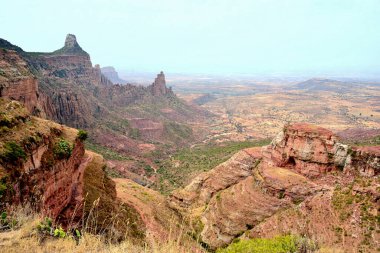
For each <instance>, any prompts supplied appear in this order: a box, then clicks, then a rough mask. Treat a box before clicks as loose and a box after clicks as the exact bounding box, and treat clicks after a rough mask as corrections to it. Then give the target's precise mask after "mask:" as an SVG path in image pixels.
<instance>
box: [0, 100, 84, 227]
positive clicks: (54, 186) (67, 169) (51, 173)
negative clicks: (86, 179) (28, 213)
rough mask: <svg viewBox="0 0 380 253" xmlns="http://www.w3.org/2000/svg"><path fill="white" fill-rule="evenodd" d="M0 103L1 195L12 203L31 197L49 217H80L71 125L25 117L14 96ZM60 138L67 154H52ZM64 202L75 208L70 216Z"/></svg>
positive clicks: (79, 147)
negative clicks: (2, 185)
mask: <svg viewBox="0 0 380 253" xmlns="http://www.w3.org/2000/svg"><path fill="white" fill-rule="evenodd" d="M0 108H1V112H2V119H1V122H2V123H1V124H2V126H1V127H2V133H1V135H0V140H1V141H0V144H1V155H0V158H1V166H0V169H1V173H0V174H1V175H2V180H4V181H3V183H4V184H5V185H6V192H7V194H4V196H3V197H6V200H7V201H9V202H11V203H13V204H25V203H31V205H32V206H33V208H35V210H37V211H42V212H43V213H44V214H46V215H49V216H51V217H53V218H55V219H61V218H63V219H70V218H73V219H74V220H75V219H76V218H78V217H81V214H82V212H81V211H82V209H81V207H82V201H83V196H78V193H79V192H80V189H81V188H82V187H83V185H82V182H83V181H82V176H83V171H84V168H83V167H80V165H81V163H82V157H83V154H84V147H83V143H82V142H81V141H80V140H79V139H77V138H76V130H74V129H70V128H66V127H63V126H61V125H58V124H55V123H53V122H49V121H46V120H42V119H40V118H34V117H31V116H29V114H28V113H27V112H26V110H25V109H24V108H23V107H22V106H21V104H19V103H18V102H15V101H9V100H1V103H0ZM9 132H12V134H9ZM61 143H64V144H65V145H66V144H67V149H68V150H67V154H68V155H69V156H66V157H64V158H63V157H58V156H57V154H58V152H59V151H60V150H57V149H59V145H60V144H61ZM65 147H66V146H65ZM3 203H4V202H3ZM68 206H73V207H74V208H76V209H77V212H76V214H75V215H74V214H72V213H71V214H70V215H73V216H72V217H71V216H68V215H69V214H68V213H66V209H67V207H68Z"/></svg>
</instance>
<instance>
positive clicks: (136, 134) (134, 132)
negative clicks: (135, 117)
mask: <svg viewBox="0 0 380 253" xmlns="http://www.w3.org/2000/svg"><path fill="white" fill-rule="evenodd" d="M128 135H129V137H131V138H132V139H138V138H140V136H141V133H140V130H139V129H138V128H131V130H129V133H128Z"/></svg>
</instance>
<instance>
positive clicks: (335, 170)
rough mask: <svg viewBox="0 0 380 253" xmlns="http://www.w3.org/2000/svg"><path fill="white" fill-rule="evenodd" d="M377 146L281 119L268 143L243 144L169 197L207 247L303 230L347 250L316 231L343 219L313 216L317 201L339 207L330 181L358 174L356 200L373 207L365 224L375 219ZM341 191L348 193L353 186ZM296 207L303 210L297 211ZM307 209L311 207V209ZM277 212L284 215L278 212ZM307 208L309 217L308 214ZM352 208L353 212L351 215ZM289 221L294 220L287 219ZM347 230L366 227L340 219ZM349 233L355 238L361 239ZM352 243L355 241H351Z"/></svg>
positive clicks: (320, 206)
mask: <svg viewBox="0 0 380 253" xmlns="http://www.w3.org/2000/svg"><path fill="white" fill-rule="evenodd" d="M379 150H380V147H361V148H357V147H350V146H349V145H344V144H341V143H339V140H338V138H337V137H336V136H334V134H333V133H332V132H330V131H329V130H327V129H323V128H320V127H317V126H313V125H309V124H304V123H296V124H293V125H287V126H285V127H284V130H283V131H282V132H280V133H279V134H278V135H277V136H276V138H274V140H273V141H272V143H271V144H270V145H268V146H265V147H262V148H261V149H259V148H251V149H246V150H242V151H240V152H239V153H237V154H236V155H234V156H233V157H232V158H231V159H230V160H228V161H226V162H225V163H223V164H221V165H219V166H217V167H216V168H214V169H213V170H211V171H209V172H205V173H203V174H201V175H199V176H198V177H197V178H195V179H194V180H193V181H192V182H191V183H190V184H189V185H188V186H186V187H185V188H184V189H181V190H177V191H175V192H173V193H172V195H171V196H170V197H169V204H170V206H171V208H173V209H175V210H177V211H178V212H179V213H181V214H182V215H183V216H184V217H186V218H188V219H189V220H190V223H191V224H192V225H193V226H195V227H196V228H198V230H199V233H200V236H201V239H202V241H203V242H204V243H206V244H208V245H209V247H210V248H212V249H215V248H218V247H223V246H225V245H228V244H229V243H230V242H231V241H233V240H234V239H235V238H238V237H239V238H240V237H242V235H243V234H244V235H245V236H247V235H250V236H258V235H262V236H274V235H278V234H281V233H284V234H285V233H288V232H289V231H292V232H293V233H295V234H301V235H304V233H305V231H308V232H312V233H311V234H308V235H310V236H313V237H316V238H318V241H319V242H320V243H322V244H326V245H328V246H337V245H338V246H339V247H341V248H344V249H346V245H342V244H341V242H336V240H334V241H333V240H332V239H331V233H325V232H323V231H322V230H324V229H329V228H328V227H332V228H331V229H332V230H334V227H336V226H346V225H345V224H346V222H345V221H337V220H336V219H335V218H334V219H332V220H331V221H327V222H325V224H324V226H319V225H318V224H314V223H312V222H316V223H318V222H320V221H321V219H322V216H323V215H321V213H322V212H323V211H322V210H323V205H326V208H328V209H329V210H330V211H329V212H331V213H335V212H336V211H331V210H334V209H336V208H337V206H340V204H337V203H340V202H339V201H342V200H341V198H342V197H341V196H340V195H339V194H341V192H340V190H339V189H341V188H336V185H337V184H338V185H342V186H341V187H345V186H347V187H350V185H351V184H354V183H353V182H357V179H358V178H361V180H363V182H367V186H364V188H365V189H361V193H360V194H364V195H365V194H367V195H368V196H367V197H364V198H363V199H362V198H361V197H358V200H357V201H358V203H359V202H363V201H364V200H365V201H367V202H366V205H368V206H371V208H373V209H371V210H372V211H373V212H374V213H372V214H368V212H367V211H366V215H370V216H371V218H370V220H371V221H370V222H369V224H371V225H370V226H373V225H374V221H375V218H374V217H375V216H376V212H375V211H374V210H376V206H377V207H378V203H376V201H377V200H376V199H377V198H378V193H375V191H374V190H373V189H374V187H375V188H376V185H377V187H378V186H379V182H377V183H376V181H374V180H373V179H375V180H378V175H379V159H380V156H379ZM355 178H356V180H354V179H355ZM351 187H352V186H351ZM348 189H349V188H348ZM348 191H349V192H350V194H351V192H352V191H351V190H348ZM356 194H359V193H356ZM358 196H359V195H358ZM348 198H351V197H350V195H348ZM344 203H346V202H344ZM349 203H351V202H349ZM350 205H351V204H347V206H349V208H352V210H357V209H355V208H356V207H357V206H358V205H353V206H350ZM359 205H360V204H359ZM355 206H356V207H355ZM299 208H301V209H302V210H303V211H302V212H303V213H304V215H303V216H302V215H301V216H300V214H299V213H297V210H299ZM313 208H315V209H316V210H311V209H313ZM347 212H349V213H350V212H351V209H350V210H349V211H348V210H347ZM329 214H330V213H329ZM284 215H289V217H286V218H284ZM308 215H311V216H310V217H313V218H312V219H308V217H309V216H308ZM352 215H353V216H352V218H353V219H354V218H355V217H356V218H357V215H358V214H352ZM354 216H355V217H354ZM300 217H302V218H300ZM310 220H311V221H310ZM367 221H368V220H365V221H364V220H363V221H361V222H363V223H366V222H367ZM291 222H294V226H290V225H291ZM308 222H309V223H308ZM199 223H200V224H199ZM305 224H307V228H305V227H304V225H305ZM366 224H367V223H366ZM286 226H288V228H289V230H286V229H285V228H286ZM280 228H281V229H280ZM290 228H292V229H290ZM308 228H309V230H308ZM318 228H320V229H321V230H318ZM347 229H349V230H350V232H353V231H355V233H356V234H358V233H359V234H360V233H364V230H365V227H361V228H358V226H355V227H354V228H353V227H349V226H347ZM262 230H263V231H262ZM245 231H247V232H246V233H245ZM272 231H276V232H277V234H274V233H273V232H272ZM319 233H320V234H319ZM370 234H371V236H372V238H373V240H370V242H368V244H369V245H372V246H373V245H374V244H376V242H378V241H377V239H376V236H375V234H374V233H372V232H371V233H370ZM339 236H340V235H339ZM356 236H357V237H360V240H361V239H363V238H364V237H363V236H362V235H360V236H359V235H356ZM355 245H356V247H357V248H358V247H359V243H358V240H356V241H355ZM360 247H361V246H360Z"/></svg>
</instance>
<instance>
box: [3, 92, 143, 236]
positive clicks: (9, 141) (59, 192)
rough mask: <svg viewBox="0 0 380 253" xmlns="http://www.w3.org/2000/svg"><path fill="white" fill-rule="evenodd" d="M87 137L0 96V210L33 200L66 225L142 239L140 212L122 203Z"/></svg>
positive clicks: (35, 205)
mask: <svg viewBox="0 0 380 253" xmlns="http://www.w3.org/2000/svg"><path fill="white" fill-rule="evenodd" d="M83 140H84V135H83V133H82V135H81V134H80V133H78V131H77V130H76V129H73V128H69V127H66V126H63V125H60V124H57V123H54V122H51V121H48V120H45V119H41V118H37V117H33V116H30V114H29V112H28V111H27V110H26V109H25V108H24V107H23V106H22V105H21V104H20V103H19V102H17V101H11V100H8V99H3V98H1V99H0V209H1V210H2V211H4V210H7V209H8V208H9V207H11V206H17V205H22V206H25V205H27V204H29V205H30V206H31V207H32V208H33V210H35V211H36V212H40V213H41V214H42V215H43V216H47V217H51V218H52V219H53V220H54V221H55V222H56V223H58V224H61V225H62V226H64V227H66V226H68V225H70V226H71V227H78V228H79V227H82V225H83V224H86V227H85V228H84V229H87V230H88V232H93V233H99V232H102V233H103V234H105V233H106V234H107V233H112V236H113V239H114V240H119V239H123V238H125V236H128V237H129V238H130V239H131V240H136V241H139V242H141V241H142V240H144V238H145V224H144V223H143V221H142V219H141V217H140V215H139V213H138V212H137V211H136V210H135V209H134V208H133V207H131V206H130V205H129V204H127V203H121V202H120V200H119V199H118V198H117V195H116V188H115V183H114V182H113V181H112V180H111V179H110V178H108V177H107V176H106V174H105V172H104V168H105V166H106V164H105V161H104V159H103V157H101V156H100V155H98V154H95V153H92V152H89V151H85V149H84V145H83ZM110 220H114V223H112V224H110Z"/></svg>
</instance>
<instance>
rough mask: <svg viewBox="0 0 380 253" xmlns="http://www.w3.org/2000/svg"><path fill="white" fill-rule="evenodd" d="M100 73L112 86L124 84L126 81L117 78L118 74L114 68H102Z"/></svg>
mask: <svg viewBox="0 0 380 253" xmlns="http://www.w3.org/2000/svg"><path fill="white" fill-rule="evenodd" d="M100 70H101V71H102V74H103V75H104V76H105V77H107V79H108V80H110V81H111V82H112V83H114V84H126V83H127V81H125V80H123V79H121V78H120V77H119V74H118V73H117V72H116V70H115V68H114V67H111V66H108V67H102V68H101V69H100Z"/></svg>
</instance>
